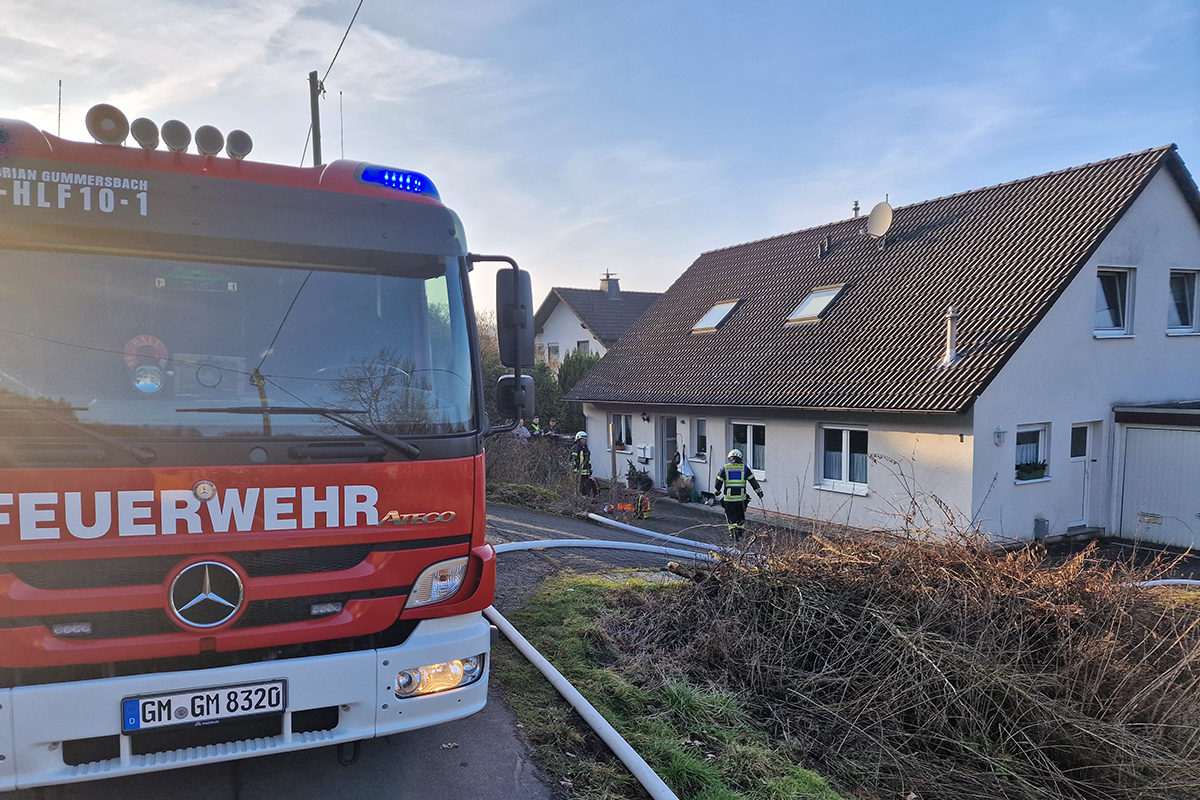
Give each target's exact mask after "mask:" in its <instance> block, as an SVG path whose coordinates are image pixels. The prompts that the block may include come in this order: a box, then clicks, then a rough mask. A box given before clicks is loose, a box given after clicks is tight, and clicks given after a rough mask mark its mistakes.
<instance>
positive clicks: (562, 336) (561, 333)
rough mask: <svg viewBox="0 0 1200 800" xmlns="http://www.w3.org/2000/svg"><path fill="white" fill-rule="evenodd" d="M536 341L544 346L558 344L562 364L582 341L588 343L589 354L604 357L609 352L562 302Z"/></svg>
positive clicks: (552, 313)
mask: <svg viewBox="0 0 1200 800" xmlns="http://www.w3.org/2000/svg"><path fill="white" fill-rule="evenodd" d="M534 341H535V342H536V343H537V344H542V345H545V344H552V343H557V344H558V358H559V361H560V362H561V361H562V359H563V358H565V357H566V355H567V353H569V352H571V351H572V350H574V349H576V347H578V343H579V342H582V341H587V342H588V352H590V353H598V354H599V355H604V354H605V353H606V352H607V350H606V349H605V347H604V345H602V344H600V340H599V339H597V338H596V337H595V336H593V335H592V332H591V331H590V330H588V329H587V328H585V327H583V324H582V323H581V322H580V321H579V317H577V316H575V312H573V311H571V309H570V308H569V307H567V304H566V303H562V302H560V303H559V304H558V305H557V306H555V307H554V310H553V311H551V312H550V317H549V318H548V319H547V320H546V324H545V325H543V326H542V332H541V333H539V334H538V335H537V336H536V337H535V339H534Z"/></svg>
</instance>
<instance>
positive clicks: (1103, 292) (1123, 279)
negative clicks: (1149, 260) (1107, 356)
mask: <svg viewBox="0 0 1200 800" xmlns="http://www.w3.org/2000/svg"><path fill="white" fill-rule="evenodd" d="M1096 276H1097V280H1096V323H1095V330H1096V335H1097V336H1128V335H1130V334H1131V333H1133V325H1132V322H1133V320H1131V319H1130V313H1129V310H1130V307H1131V306H1130V298H1131V297H1132V295H1133V270H1131V269H1102V270H1099V271H1097V273H1096Z"/></svg>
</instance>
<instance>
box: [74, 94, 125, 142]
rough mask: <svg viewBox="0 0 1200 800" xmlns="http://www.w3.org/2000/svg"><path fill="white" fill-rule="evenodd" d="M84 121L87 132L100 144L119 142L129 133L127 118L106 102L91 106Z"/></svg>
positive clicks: (119, 110)
mask: <svg viewBox="0 0 1200 800" xmlns="http://www.w3.org/2000/svg"><path fill="white" fill-rule="evenodd" d="M85 122H86V123H87V129H88V133H90V134H91V135H92V138H93V139H95V140H96V141H97V142H99V143H100V144H121V143H122V142H124V141H125V137H126V136H128V135H129V119H128V118H127V117H126V116H125V115H124V114H122V113H121V109H119V108H117V107H116V106H110V105H109V104H108V103H100V104H99V105H95V106H92V107H91V109H90V110H89V111H88V112H87V117H86V118H85Z"/></svg>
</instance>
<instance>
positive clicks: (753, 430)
mask: <svg viewBox="0 0 1200 800" xmlns="http://www.w3.org/2000/svg"><path fill="white" fill-rule="evenodd" d="M731 427H732V433H733V447H734V448H736V449H738V450H741V451H742V458H743V459H744V461H745V463H746V465H747V466H748V467H750V469H752V470H754V473H755V477H758V478H762V479H763V480H766V477H767V426H766V425H756V424H754V423H752V422H734V423H733V424H732V426H731Z"/></svg>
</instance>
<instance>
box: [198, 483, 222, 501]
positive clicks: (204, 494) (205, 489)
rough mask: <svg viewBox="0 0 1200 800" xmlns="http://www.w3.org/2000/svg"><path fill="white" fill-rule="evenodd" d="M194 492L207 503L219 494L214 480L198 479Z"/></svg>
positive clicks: (200, 499)
mask: <svg viewBox="0 0 1200 800" xmlns="http://www.w3.org/2000/svg"><path fill="white" fill-rule="evenodd" d="M192 494H194V495H196V499H197V500H199V501H201V502H204V503H207V502H208V501H209V500H212V499H213V498H214V497H216V496H217V485H216V484H215V483H213V482H212V481H197V482H196V485H195V486H193V487H192Z"/></svg>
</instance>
